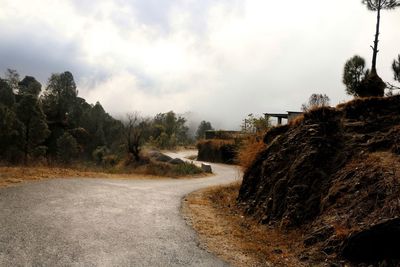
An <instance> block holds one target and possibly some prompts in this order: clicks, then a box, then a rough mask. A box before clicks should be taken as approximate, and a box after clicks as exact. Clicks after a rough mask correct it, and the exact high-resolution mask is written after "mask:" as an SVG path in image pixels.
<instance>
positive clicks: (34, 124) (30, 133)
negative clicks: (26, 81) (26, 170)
mask: <svg viewBox="0 0 400 267" xmlns="http://www.w3.org/2000/svg"><path fill="white" fill-rule="evenodd" d="M28 87H29V86H28ZM16 114H17V117H18V119H19V120H20V121H21V122H22V123H23V124H24V127H23V140H24V141H23V153H24V161H25V163H27V162H28V160H29V158H30V156H33V157H34V155H37V153H33V152H37V151H36V148H37V147H39V146H42V145H43V142H44V141H45V140H46V138H47V136H48V135H49V133H50V132H49V129H48V126H47V122H46V117H45V115H44V113H43V111H42V109H41V107H40V105H39V101H38V99H37V96H36V95H33V94H29V93H27V94H24V95H23V96H22V98H21V100H20V101H19V102H18V104H17V107H16Z"/></svg>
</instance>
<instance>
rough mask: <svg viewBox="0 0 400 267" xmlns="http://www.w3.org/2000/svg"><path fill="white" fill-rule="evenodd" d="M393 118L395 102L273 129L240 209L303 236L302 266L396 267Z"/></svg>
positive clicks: (397, 144) (318, 113)
mask: <svg viewBox="0 0 400 267" xmlns="http://www.w3.org/2000/svg"><path fill="white" fill-rule="evenodd" d="M399 111H400V96H398V95H397V96H392V97H387V98H365V99H356V100H353V101H351V102H349V103H346V104H342V105H339V106H338V107H337V108H330V107H322V108H319V109H314V110H311V111H309V112H307V113H305V114H304V117H303V118H301V119H298V120H296V121H295V122H293V123H291V124H290V125H285V126H281V127H277V128H272V129H271V130H270V131H268V132H267V134H266V135H265V137H264V142H265V144H266V148H265V149H264V150H263V151H262V152H261V153H260V154H258V156H257V157H256V160H255V161H254V162H253V164H251V165H250V167H248V168H247V169H246V171H245V174H244V178H243V183H242V186H241V188H240V192H239V196H238V204H239V206H240V207H241V208H243V210H244V211H245V213H247V214H248V215H251V216H252V217H253V218H255V219H257V220H258V221H259V222H261V223H262V224H269V225H271V226H276V227H279V228H281V229H288V230H291V229H298V230H301V231H304V233H305V234H304V237H303V242H304V245H305V247H306V250H305V252H304V253H302V254H301V255H298V256H299V258H302V259H303V260H309V261H311V262H312V261H313V259H316V258H318V261H319V262H320V261H324V260H328V261H330V262H332V263H340V261H341V260H344V261H350V262H353V263H357V264H358V263H361V262H366V263H369V264H377V265H378V264H384V265H381V266H398V265H397V264H400V263H399V261H398V260H399V258H400V246H399V245H398V240H400V239H399V238H400V220H399V219H398V216H399V214H400V112H399ZM321 255H322V256H321ZM321 257H322V259H321Z"/></svg>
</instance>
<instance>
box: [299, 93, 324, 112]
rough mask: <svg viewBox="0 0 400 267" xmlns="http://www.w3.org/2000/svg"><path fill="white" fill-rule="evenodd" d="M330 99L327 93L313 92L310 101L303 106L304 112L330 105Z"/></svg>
mask: <svg viewBox="0 0 400 267" xmlns="http://www.w3.org/2000/svg"><path fill="white" fill-rule="evenodd" d="M329 102H330V99H329V97H328V96H327V95H326V94H312V95H311V96H310V98H309V99H308V102H307V103H305V104H303V105H302V106H301V109H302V110H303V111H304V112H307V111H310V110H312V109H314V108H319V107H328V106H329Z"/></svg>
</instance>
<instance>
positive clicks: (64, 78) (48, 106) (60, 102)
mask: <svg viewBox="0 0 400 267" xmlns="http://www.w3.org/2000/svg"><path fill="white" fill-rule="evenodd" d="M77 95H78V92H77V90H76V84H75V81H74V77H73V75H72V74H71V72H69V71H66V72H63V73H55V74H52V75H51V77H50V78H49V81H48V83H47V87H46V90H45V92H44V96H43V108H44V111H45V113H46V115H47V117H48V119H49V121H52V122H58V123H64V124H65V123H67V122H66V120H67V117H68V116H69V115H70V114H71V113H73V112H74V109H75V108H76V102H77Z"/></svg>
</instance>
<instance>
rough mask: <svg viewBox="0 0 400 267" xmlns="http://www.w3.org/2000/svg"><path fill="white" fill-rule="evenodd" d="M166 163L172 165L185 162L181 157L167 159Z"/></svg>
mask: <svg viewBox="0 0 400 267" xmlns="http://www.w3.org/2000/svg"><path fill="white" fill-rule="evenodd" d="M168 163H171V164H173V165H179V164H184V163H185V162H184V161H183V160H181V159H178V158H175V159H171V160H170V161H168Z"/></svg>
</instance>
